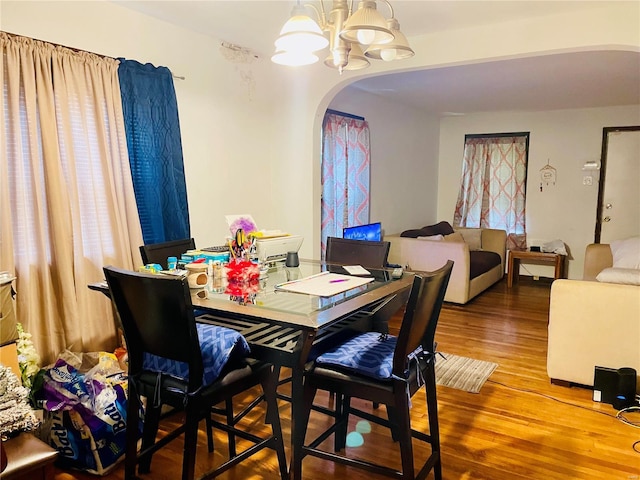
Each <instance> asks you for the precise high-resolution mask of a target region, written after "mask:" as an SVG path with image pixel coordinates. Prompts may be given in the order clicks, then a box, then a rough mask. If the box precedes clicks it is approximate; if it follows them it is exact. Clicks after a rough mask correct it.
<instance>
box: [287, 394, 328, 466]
mask: <svg viewBox="0 0 640 480" xmlns="http://www.w3.org/2000/svg"><path fill="white" fill-rule="evenodd" d="M317 391H318V389H317V388H316V387H315V386H312V385H305V386H304V394H303V397H304V398H303V399H304V401H303V402H302V403H303V404H302V408H301V412H300V419H299V421H300V423H299V424H297V426H296V428H298V429H299V430H300V438H299V439H297V440H299V441H294V442H293V445H292V448H293V455H292V461H291V473H290V475H291V478H302V457H303V451H302V449H303V446H304V439H305V437H306V435H307V426H308V425H309V417H310V415H311V407H312V406H313V400H314V398H315V397H316V392H317ZM336 397H337V396H336Z"/></svg>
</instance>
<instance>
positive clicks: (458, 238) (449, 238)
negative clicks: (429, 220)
mask: <svg viewBox="0 0 640 480" xmlns="http://www.w3.org/2000/svg"><path fill="white" fill-rule="evenodd" d="M444 241H445V242H464V237H463V236H462V234H461V233H460V232H453V233H451V234H449V235H445V236H444Z"/></svg>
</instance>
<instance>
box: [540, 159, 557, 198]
mask: <svg viewBox="0 0 640 480" xmlns="http://www.w3.org/2000/svg"><path fill="white" fill-rule="evenodd" d="M555 184H556V169H555V168H554V167H552V166H551V165H550V164H549V160H547V164H546V165H545V166H544V167H542V168H541V169H540V191H542V190H543V188H544V187H549V186H554V185H555Z"/></svg>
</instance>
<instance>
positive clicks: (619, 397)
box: [613, 367, 637, 410]
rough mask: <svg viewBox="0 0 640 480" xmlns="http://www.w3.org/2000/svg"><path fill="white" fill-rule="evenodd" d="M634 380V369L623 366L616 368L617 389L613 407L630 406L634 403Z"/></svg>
mask: <svg viewBox="0 0 640 480" xmlns="http://www.w3.org/2000/svg"><path fill="white" fill-rule="evenodd" d="M636 380H637V374H636V371H635V369H633V368H629V367H623V368H619V369H618V389H617V394H616V398H615V399H614V400H613V407H614V408H615V409H617V410H622V409H623V408H627V407H632V406H634V405H635V404H636Z"/></svg>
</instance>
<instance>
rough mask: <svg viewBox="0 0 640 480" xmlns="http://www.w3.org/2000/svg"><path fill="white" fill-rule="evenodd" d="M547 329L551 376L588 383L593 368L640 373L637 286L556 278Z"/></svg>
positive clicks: (638, 293)
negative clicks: (627, 369)
mask: <svg viewBox="0 0 640 480" xmlns="http://www.w3.org/2000/svg"><path fill="white" fill-rule="evenodd" d="M548 329H549V332H548V333H549V336H548V351H547V373H548V374H549V377H550V378H553V379H558V380H566V381H570V382H575V383H578V384H582V385H593V372H594V368H595V366H596V365H597V366H601V367H610V368H620V367H632V368H635V369H636V370H638V371H640V349H638V339H640V287H637V286H635V285H620V284H615V283H602V282H587V281H583V280H566V279H564V280H563V279H560V280H556V281H554V282H553V284H552V285H551V299H550V304H549V326H548Z"/></svg>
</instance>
